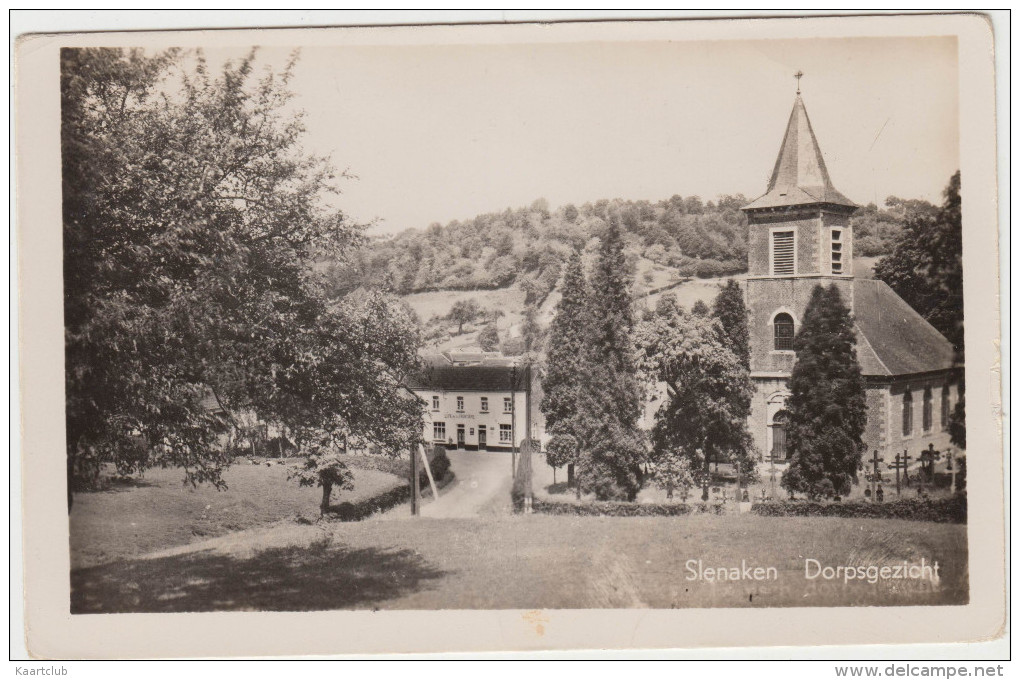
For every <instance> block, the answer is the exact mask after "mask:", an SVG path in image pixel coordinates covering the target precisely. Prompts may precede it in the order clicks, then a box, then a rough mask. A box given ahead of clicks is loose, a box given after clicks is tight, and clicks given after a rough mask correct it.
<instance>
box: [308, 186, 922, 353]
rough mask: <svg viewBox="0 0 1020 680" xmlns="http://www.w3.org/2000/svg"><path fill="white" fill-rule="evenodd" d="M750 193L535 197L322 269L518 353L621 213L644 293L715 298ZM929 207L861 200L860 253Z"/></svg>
mask: <svg viewBox="0 0 1020 680" xmlns="http://www.w3.org/2000/svg"><path fill="white" fill-rule="evenodd" d="M747 202H748V201H747V199H746V198H745V197H744V196H741V195H737V196H720V197H718V198H717V199H716V200H715V201H708V202H707V203H705V202H703V201H702V200H701V199H700V198H699V197H697V196H690V197H687V198H683V197H681V196H673V197H671V198H669V199H667V200H662V201H657V202H652V201H625V200H620V199H615V200H601V201H597V202H595V203H586V204H584V205H582V206H580V207H578V206H574V205H565V206H561V207H559V208H557V209H556V210H550V208H549V205H548V203H547V202H546V201H545V200H544V199H538V200H536V201H535V202H534V203H532V204H531V205H530V206H528V207H526V208H518V209H516V210H512V209H509V208H508V209H507V210H504V211H502V212H498V213H487V214H484V215H478V216H477V217H474V218H472V219H470V220H465V221H456V220H455V221H453V222H450V223H448V224H446V225H440V224H432V225H430V226H429V227H428V228H427V229H424V230H418V229H409V230H406V231H404V232H401V233H399V234H396V235H394V236H391V237H377V238H373V239H370V240H369V241H368V242H367V243H366V244H365V245H364V246H363V247H361V248H360V249H359V250H358V251H357V252H355V253H354V255H353V257H352V258H351V259H350V261H349V262H347V263H345V264H343V265H339V264H333V263H323V270H324V271H326V273H327V276H328V279H329V282H330V285H331V287H332V290H333V293H334V294H335V295H338V296H339V295H343V294H346V293H348V292H350V291H353V290H356V289H358V288H369V289H373V288H383V289H388V290H391V291H394V292H396V293H397V294H399V295H401V296H402V297H403V298H404V299H405V300H406V301H407V303H408V304H409V306H410V307H411V308H412V309H414V311H415V312H416V313H417V315H418V317H419V318H420V319H421V321H422V324H423V328H424V331H425V335H426V338H427V340H428V346H429V347H430V348H434V349H457V348H467V347H474V348H477V347H478V346H479V344H487V345H488V346H489V348H491V349H495V348H501V349H503V350H504V351H507V352H511V353H516V352H520V351H524V350H523V347H524V345H527V344H529V343H530V344H535V343H536V342H538V341H540V336H541V333H542V329H544V328H545V327H546V326H547V325H548V322H549V320H550V319H551V318H552V314H553V311H554V309H555V304H556V301H557V299H558V294H557V292H556V286H557V285H558V282H559V279H560V275H561V268H562V266H563V263H564V262H565V261H566V259H567V257H568V255H569V254H570V253H571V252H573V251H575V250H580V251H581V252H582V254H583V257H584V259H585V261H586V262H589V263H590V261H591V258H592V255H593V253H594V252H595V250H596V249H597V248H598V244H599V238H600V235H601V234H602V233H603V231H604V230H605V229H606V228H607V226H608V225H610V224H616V225H617V226H618V227H619V228H620V229H621V231H622V232H623V234H624V241H625V244H626V247H625V253H626V256H627V266H628V269H629V270H630V271H629V274H630V275H631V277H632V279H633V281H634V295H635V298H636V299H639V300H643V301H642V304H652V305H653V304H654V303H655V300H656V299H658V297H660V296H661V295H662V294H663V293H664V292H665V291H666V290H667V289H668V291H669V292H671V293H673V294H675V295H676V296H677V297H678V299H679V301H680V303H681V304H683V305H684V306H685V307H689V306H690V305H692V304H694V302H696V301H697V300H705V301H706V302H711V300H712V299H713V298H714V296H715V291H716V289H717V287H718V284H719V283H720V282H723V281H725V279H726V278H728V277H730V276H734V277H737V278H740V277H742V275H743V272H744V270H745V267H746V258H747V222H746V218H745V217H744V214H743V213H742V212H741V211H740V208H741V206H743V205H745V204H746V203H747ZM929 208H931V206H930V205H929V204H927V203H925V202H922V201H904V200H902V199H898V198H895V197H890V198H889V199H887V201H886V208H878V207H876V206H874V205H868V206H864V207H862V208H861V209H860V210H859V211H858V212H857V214H856V215H854V217H853V218H851V224H852V225H853V227H854V231H855V244H856V251H857V254H858V255H860V256H864V257H866V258H869V259H870V260H872V261H873V260H874V259H875V257H876V256H880V255H883V254H885V253H887V252H889V250H890V248H891V244H892V241H893V239H895V237H896V236H897V235H898V234H899V233H900V231H901V229H902V225H903V219H904V215H905V214H906V212H907V211H919V210H920V211H923V210H927V209H929ZM867 268H868V270H869V271H870V265H868V266H867ZM457 303H461V304H462V306H464V305H466V306H469V307H472V306H475V307H476V308H474V309H472V310H470V311H469V312H467V315H466V316H464V314H463V312H464V310H461V312H462V313H461V316H463V318H461V319H460V320H454V319H453V318H450V317H449V315H450V312H451V309H453V308H454V305H456V304H457ZM487 326H493V327H494V328H495V334H493V332H492V330H491V329H490V330H489V331H488V333H489V335H488V342H486V343H483V342H482V340H483V339H482V338H479V334H480V333H481V331H483V330H485V328H486V327H487ZM497 338H498V339H497ZM493 343H495V344H493Z"/></svg>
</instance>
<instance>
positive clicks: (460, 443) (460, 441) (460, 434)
mask: <svg viewBox="0 0 1020 680" xmlns="http://www.w3.org/2000/svg"><path fill="white" fill-rule="evenodd" d="M457 448H458V449H462V448H464V426H463V425H458V426H457Z"/></svg>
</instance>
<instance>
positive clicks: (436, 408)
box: [432, 396, 439, 411]
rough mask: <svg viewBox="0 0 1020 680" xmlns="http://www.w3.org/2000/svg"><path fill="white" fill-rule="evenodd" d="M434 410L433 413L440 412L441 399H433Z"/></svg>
mask: <svg viewBox="0 0 1020 680" xmlns="http://www.w3.org/2000/svg"><path fill="white" fill-rule="evenodd" d="M432 410H433V411H438V410H439V397H435V396H434V397H432Z"/></svg>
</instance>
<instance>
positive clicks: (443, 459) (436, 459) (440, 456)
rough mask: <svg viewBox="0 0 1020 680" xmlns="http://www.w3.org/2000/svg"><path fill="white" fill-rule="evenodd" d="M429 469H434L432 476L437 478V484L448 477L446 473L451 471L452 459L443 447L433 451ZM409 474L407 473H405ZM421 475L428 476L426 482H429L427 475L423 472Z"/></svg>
mask: <svg viewBox="0 0 1020 680" xmlns="http://www.w3.org/2000/svg"><path fill="white" fill-rule="evenodd" d="M428 458H429V467H430V468H431V469H432V476H433V477H434V478H435V480H436V483H437V484H438V483H439V480H441V479H443V478H445V477H446V473H447V472H448V471H449V470H450V459H449V457H448V456H447V455H446V449H445V448H443V447H442V446H436V447H433V449H432V455H430V456H429V457H428ZM404 474H405V475H406V474H407V473H406V472H405V473H404ZM421 474H423V475H426V481H427V480H428V476H427V473H426V472H425V471H424V470H422V472H421Z"/></svg>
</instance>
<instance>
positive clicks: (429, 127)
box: [260, 37, 959, 234]
mask: <svg viewBox="0 0 1020 680" xmlns="http://www.w3.org/2000/svg"><path fill="white" fill-rule="evenodd" d="M284 54H285V51H284V50H282V49H277V48H271V49H267V50H265V51H264V52H263V53H261V56H260V60H262V61H265V62H267V63H274V62H277V63H282V61H283V59H284ZM798 70H801V71H803V72H804V77H803V79H802V81H801V89H802V96H803V98H804V102H805V105H806V107H807V111H808V115H809V117H810V119H811V123H812V126H813V128H814V131H815V134H816V136H817V138H818V141H819V144H820V146H821V148H822V152H823V154H824V156H825V161H826V164H827V166H828V169H829V174H830V175H831V177H832V180H833V183H834V184H835V186H836V188H837V189H839V190H840V191H842V192H843V193H844V194H845V195H847V196H848V197H849V198H850V199H852V200H854V201H856V202H857V203H861V204H865V203H869V202H876V203H879V204H881V203H882V202H883V201H884V200H885V198H886V197H887V196H889V195H895V196H899V197H901V198H922V199H927V200H929V201H932V202H939V201H940V200H941V199H940V197H941V192H942V189H943V188H944V187H945V185H946V183H947V181H948V179H949V177H950V175H952V173H953V172H955V171H956V170H957V169H958V167H959V129H958V125H959V97H958V88H959V83H958V67H957V56H956V39H955V38H952V37H949V38H939V37H934V38H852V39H808V40H754V41H749V40H743V41H701V42H669V41H635V42H617V43H606V42H602V43H599V42H588V43H568V44H530V45H529V44H512V45H498V44H495V45H455V46H443V45H439V46H435V45H422V46H398V47H393V46H368V47H366V46H344V47H331V46H315V47H306V48H304V49H303V50H302V52H301V57H300V61H299V63H298V65H297V70H296V72H295V77H294V80H293V81H292V89H293V90H294V92H295V93H296V99H295V104H296V105H297V106H299V107H301V108H303V109H304V110H305V111H306V114H307V118H306V126H307V128H308V134H307V137H306V139H305V142H304V143H305V145H306V147H307V148H308V150H310V151H314V152H316V153H318V154H321V155H326V156H329V157H330V158H332V160H333V162H334V163H335V164H336V165H337V166H338V167H339V168H341V169H348V170H349V171H350V172H351V173H353V174H354V175H356V176H357V179H356V180H351V181H346V182H344V183H343V185H342V188H343V192H344V193H343V196H342V198H341V199H340V206H341V207H342V208H343V209H344V210H345V211H346V212H347V213H348V214H350V215H351V216H352V217H354V218H355V219H356V220H358V221H361V222H368V221H373V220H374V224H373V226H372V228H371V230H370V233H374V234H387V233H395V232H397V231H402V230H404V229H407V228H424V227H426V226H428V225H429V224H430V223H432V222H440V223H446V222H448V221H450V220H454V219H467V218H471V217H473V216H475V215H477V214H480V213H485V212H494V211H501V210H503V209H505V208H508V207H512V208H517V207H521V206H526V205H530V204H531V203H532V202H533V201H534V200H535V199H537V198H540V197H541V198H545V199H546V200H548V202H549V204H550V206H552V207H553V208H556V207H558V206H560V205H564V204H566V203H575V204H581V203H584V202H587V201H595V200H598V199H602V198H622V199H633V200H637V199H648V200H660V199H665V198H669V197H670V196H672V195H674V194H680V195H681V196H690V195H698V196H701V197H702V198H703V199H704V200H710V199H712V198H714V197H716V196H718V195H720V194H738V193H742V194H744V195H745V196H746V197H747V198H748V199H751V198H754V197H756V196H758V195H760V194H762V193H764V191H765V186H766V183H767V181H768V176H769V174H770V173H771V171H772V167H773V164H774V163H775V158H776V154H777V152H778V150H779V146H780V143H781V141H782V135H783V132H784V130H785V126H786V122H787V119H788V117H789V115H790V110H791V108H792V106H793V101H794V96H795V91H796V80H795V79H794V77H793V74H794V73H795V72H796V71H798Z"/></svg>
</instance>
